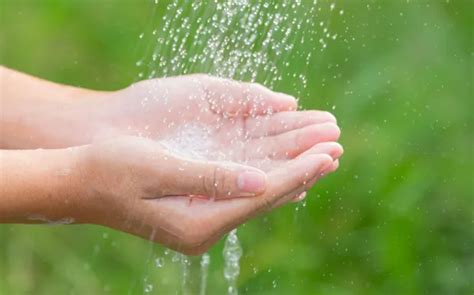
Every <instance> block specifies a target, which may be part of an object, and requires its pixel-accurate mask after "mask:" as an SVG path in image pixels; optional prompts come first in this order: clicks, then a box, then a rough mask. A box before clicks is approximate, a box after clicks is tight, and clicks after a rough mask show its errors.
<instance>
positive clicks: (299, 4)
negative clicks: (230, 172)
mask: <svg viewBox="0 0 474 295" xmlns="http://www.w3.org/2000/svg"><path fill="white" fill-rule="evenodd" d="M320 2H322V3H320ZM151 6H152V9H151V17H150V19H149V25H148V26H147V27H146V28H145V30H144V32H143V33H141V34H140V35H139V47H140V48H141V51H142V52H143V55H142V56H141V58H140V59H139V60H138V61H137V62H136V66H137V69H138V74H137V80H142V79H151V78H157V77H169V76H177V75H184V74H190V73H197V72H199V73H207V74H211V75H214V76H218V77H224V78H230V79H236V80H243V81H252V82H259V83H261V84H263V85H265V86H267V87H269V88H271V89H274V88H278V82H279V81H281V80H282V79H283V78H285V80H286V81H293V82H292V83H293V84H292V86H293V89H294V93H292V94H293V95H296V96H298V97H304V96H305V93H306V92H305V91H306V88H307V86H308V81H307V78H306V76H305V74H304V73H305V72H307V69H308V67H310V66H312V65H313V64H314V63H317V61H318V60H317V58H318V57H320V56H321V55H322V53H323V52H324V51H325V49H326V48H327V46H328V44H329V43H330V42H331V41H332V40H335V39H336V38H337V37H338V35H337V34H335V33H332V32H330V19H329V18H328V15H334V16H341V15H343V14H344V11H343V10H341V9H339V8H338V7H337V5H336V3H331V2H327V1H325V2H323V1H318V0H312V1H302V0H291V1H289V0H288V1H250V0H225V1H188V0H171V1H158V0H153V1H152V4H151ZM321 15H324V16H325V17H322V16H321ZM295 44H307V46H299V48H306V49H307V50H301V49H300V50H295V49H294V47H295V46H294V45H295ZM290 60H291V62H292V63H298V64H300V65H301V68H300V69H299V72H292V71H290V69H289V65H290ZM292 68H295V67H294V66H293V67H292ZM193 132H194V131H193ZM193 132H191V133H193ZM177 138H184V139H186V138H187V137H186V136H177ZM165 144H166V145H167V146H168V147H169V148H170V149H174V150H177V149H179V147H182V146H183V144H182V143H179V142H178V143H177V142H176V140H171V141H169V142H167V143H165ZM191 146H193V144H191ZM205 150H206V151H207V152H208V151H209V149H208V148H205ZM177 152H179V151H178V150H177ZM185 152H186V153H187V154H192V155H194V156H196V157H205V153H203V151H200V150H193V148H192V147H187V146H186V147H185ZM242 254H243V252H242V247H241V245H240V242H239V239H238V237H237V231H236V230H233V231H231V232H230V233H229V234H228V236H227V238H226V241H225V246H224V250H223V257H224V270H223V274H224V278H225V280H226V281H227V283H228V290H227V291H228V294H238V284H237V279H238V276H239V273H240V258H241V256H242ZM173 257H174V258H173V261H174V262H175V263H179V264H181V267H182V293H183V294H206V287H207V283H206V282H207V278H208V271H209V265H210V262H211V259H210V255H209V254H204V255H203V256H202V257H201V258H200V259H199V261H197V262H196V259H195V258H191V257H187V256H185V255H182V254H175V256H173ZM162 264H163V261H158V260H157V261H156V266H157V267H161V266H162ZM196 269H197V270H198V271H199V272H200V275H198V277H199V278H200V279H199V280H198V283H197V281H196V279H195V278H192V276H195V275H196V274H195V272H196ZM146 286H148V285H146ZM146 286H145V291H147V290H148V291H149V292H151V291H152V290H150V287H149V286H148V289H146V288H147V287H146Z"/></svg>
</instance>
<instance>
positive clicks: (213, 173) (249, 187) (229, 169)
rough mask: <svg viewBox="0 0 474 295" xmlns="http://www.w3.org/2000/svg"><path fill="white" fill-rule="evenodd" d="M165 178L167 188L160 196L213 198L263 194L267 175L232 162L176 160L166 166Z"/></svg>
mask: <svg viewBox="0 0 474 295" xmlns="http://www.w3.org/2000/svg"><path fill="white" fill-rule="evenodd" d="M168 164H169V165H168V166H169V167H174V169H173V168H171V169H167V171H166V173H167V174H166V176H165V178H166V179H167V181H166V183H168V184H169V185H168V186H167V187H166V189H165V191H163V192H162V195H163V196H175V195H188V196H196V195H200V196H207V197H209V198H212V199H222V198H231V197H253V196H257V195H261V194H262V193H263V192H265V189H266V185H267V176H266V174H265V173H264V172H263V171H261V170H259V169H257V168H254V167H249V166H245V165H240V164H236V163H231V162H211V161H198V160H190V159H184V158H179V157H178V158H176V160H175V161H174V163H173V162H170V163H168Z"/></svg>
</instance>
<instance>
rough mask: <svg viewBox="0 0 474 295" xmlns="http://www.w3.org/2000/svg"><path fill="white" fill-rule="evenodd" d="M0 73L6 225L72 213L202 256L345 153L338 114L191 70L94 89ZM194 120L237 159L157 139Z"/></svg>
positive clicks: (0, 216) (296, 195)
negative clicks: (189, 153)
mask: <svg viewBox="0 0 474 295" xmlns="http://www.w3.org/2000/svg"><path fill="white" fill-rule="evenodd" d="M0 73H1V75H2V79H1V81H2V86H1V87H2V92H1V93H2V100H1V103H2V114H1V123H0V128H1V129H0V130H1V132H2V133H1V135H2V136H1V138H0V144H1V146H2V148H4V149H9V150H2V151H1V153H0V155H1V158H0V160H1V162H0V165H1V166H2V173H1V178H2V179H1V183H2V185H1V189H2V191H1V195H0V200H1V202H0V222H4V223H7V222H10V223H11V222H37V221H36V219H38V218H32V216H42V217H44V218H45V219H48V220H59V219H64V218H72V219H73V220H74V222H76V223H93V224H100V225H105V226H109V227H111V228H115V229H118V230H122V231H125V232H129V233H132V234H135V235H138V236H141V237H143V238H146V239H150V240H154V241H156V242H160V243H162V244H164V245H166V246H168V247H170V248H173V249H175V250H178V251H181V252H184V253H188V254H198V253H201V252H203V251H205V250H206V249H207V248H208V247H210V246H211V245H212V244H213V243H214V242H215V241H216V240H218V239H219V238H220V236H222V235H223V234H224V233H226V232H227V231H229V230H230V229H232V228H234V227H236V226H238V225H239V224H241V223H243V222H245V221H246V220H248V219H249V218H251V217H253V216H256V215H258V214H261V213H264V212H266V211H269V210H271V209H273V208H275V207H277V206H280V205H282V204H285V203H287V202H288V201H291V200H295V199H300V198H301V197H302V193H303V192H304V191H306V190H307V189H308V188H309V187H311V186H312V185H313V184H314V183H315V182H316V181H317V179H318V178H319V177H321V176H322V175H323V174H327V173H329V172H332V171H334V170H335V169H336V168H337V166H338V162H337V159H338V158H339V157H340V156H341V154H342V148H341V147H340V145H339V144H337V143H336V142H335V141H336V140H337V139H338V137H339V129H338V127H337V125H336V122H335V119H334V117H333V116H332V115H330V114H329V113H326V112H317V111H310V112H296V111H295V109H296V102H295V101H294V99H293V98H291V97H289V96H287V95H285V94H280V93H275V92H272V91H270V90H268V89H266V88H264V87H262V86H259V85H256V84H247V83H239V82H235V81H229V80H223V79H217V78H213V77H209V76H205V75H192V76H183V77H176V78H168V79H157V80H150V81H143V82H139V83H137V84H135V85H133V86H131V87H128V88H126V89H124V90H119V91H113V92H97V91H92V90H85V89H77V88H73V87H69V86H63V85H58V84H54V83H50V82H46V81H42V80H39V79H35V78H32V77H29V76H26V75H24V74H20V73H18V72H14V71H11V70H8V69H5V68H2V69H0ZM189 123H193V124H195V123H198V124H203V125H205V126H210V127H212V128H211V132H210V137H211V139H212V140H213V141H214V142H215V143H216V149H217V150H220V149H225V150H227V151H230V154H229V155H230V159H229V160H230V161H226V162H221V161H204V160H199V159H192V158H189V157H185V156H183V155H179V154H176V153H174V152H173V151H170V150H169V149H167V148H166V147H164V146H163V145H162V144H160V139H163V138H166V137H167V136H172V134H173V132H174V127H178V126H181V125H183V124H189ZM215 126H218V127H215ZM72 131H74V132H72ZM35 148H46V149H44V150H31V149H35ZM13 149H16V150H13ZM18 149H22V150H18ZM26 149H30V150H26ZM262 159H266V160H267V161H265V164H264V165H260V166H259V163H261V162H262V161H261V160H262ZM244 160H245V163H247V164H246V165H243V164H237V163H239V162H240V163H242V162H243V161H244ZM249 171H250V172H252V173H253V174H252V173H250V174H249V175H247V176H249V177H247V178H245V177H244V179H243V180H242V177H240V176H241V175H242V174H245V173H247V172H249ZM258 176H261V177H260V178H261V180H260V181H256V179H257V180H258V179H259V177H258ZM242 184H247V187H246V188H245V189H243V187H242ZM244 187H245V185H244ZM189 196H207V198H203V197H198V198H196V197H189Z"/></svg>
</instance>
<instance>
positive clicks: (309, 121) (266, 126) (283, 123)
mask: <svg viewBox="0 0 474 295" xmlns="http://www.w3.org/2000/svg"><path fill="white" fill-rule="evenodd" d="M321 123H337V121H336V117H334V115H333V114H331V113H329V112H324V111H299V112H280V113H276V114H273V115H271V116H257V117H253V118H248V119H247V121H246V130H247V133H248V135H249V136H251V137H260V136H270V135H277V134H280V133H283V132H287V131H290V130H294V129H299V128H302V127H305V126H308V125H313V124H321Z"/></svg>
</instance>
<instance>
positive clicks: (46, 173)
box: [0, 148, 83, 223]
mask: <svg viewBox="0 0 474 295" xmlns="http://www.w3.org/2000/svg"><path fill="white" fill-rule="evenodd" d="M79 149H80V148H74V149H64V150H34V151H33V150H22V151H7V150H0V223H43V222H54V221H59V220H63V221H65V220H67V221H70V222H74V221H76V220H77V219H78V216H79V215H80V212H81V208H82V207H83V206H82V204H81V202H80V198H81V194H80V193H79V189H80V187H81V186H80V185H78V181H77V179H79V178H78V175H79V174H78V168H77V164H76V163H77V158H78V150H79Z"/></svg>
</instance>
